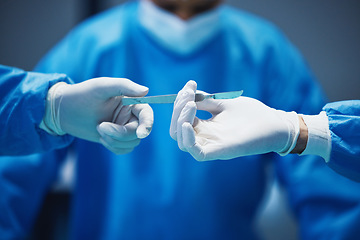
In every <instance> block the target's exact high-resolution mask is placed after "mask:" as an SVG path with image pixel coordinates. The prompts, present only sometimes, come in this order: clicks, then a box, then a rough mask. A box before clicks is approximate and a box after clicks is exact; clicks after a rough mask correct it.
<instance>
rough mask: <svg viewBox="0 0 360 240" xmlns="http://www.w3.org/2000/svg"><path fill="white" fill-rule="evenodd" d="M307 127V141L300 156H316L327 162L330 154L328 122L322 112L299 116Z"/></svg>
mask: <svg viewBox="0 0 360 240" xmlns="http://www.w3.org/2000/svg"><path fill="white" fill-rule="evenodd" d="M301 116H302V118H303V119H304V122H305V124H306V126H307V127H308V141H307V144H306V148H305V150H304V151H303V152H302V153H301V154H300V156H302V155H310V154H311V155H317V156H320V157H322V158H323V159H325V162H328V161H329V159H330V152H331V136H330V130H329V120H328V117H327V115H326V113H325V111H322V112H321V113H320V114H319V115H301Z"/></svg>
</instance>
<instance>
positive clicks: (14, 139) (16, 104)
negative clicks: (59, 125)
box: [0, 65, 72, 156]
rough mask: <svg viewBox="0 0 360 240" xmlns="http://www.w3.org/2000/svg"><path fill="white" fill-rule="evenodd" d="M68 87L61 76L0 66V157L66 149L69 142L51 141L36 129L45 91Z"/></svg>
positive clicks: (65, 80)
mask: <svg viewBox="0 0 360 240" xmlns="http://www.w3.org/2000/svg"><path fill="white" fill-rule="evenodd" d="M57 82H67V83H70V79H69V78H68V77H66V76H65V75H63V74H40V73H35V72H25V71H23V70H20V69H18V68H13V67H8V66H4V65H0V126H1V128H0V156H1V155H2V156H4V155H25V154H31V153H36V152H44V151H49V150H53V149H55V148H60V147H64V146H66V145H69V143H70V141H71V140H72V138H71V137H70V136H68V135H66V136H64V137H54V136H51V135H49V134H48V133H46V132H45V131H43V130H42V129H40V128H39V124H40V122H41V120H42V118H43V115H44V112H45V99H46V94H47V92H48V90H49V88H50V87H51V86H52V85H54V84H55V83H57Z"/></svg>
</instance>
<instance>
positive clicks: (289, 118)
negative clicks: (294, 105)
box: [278, 110, 300, 156]
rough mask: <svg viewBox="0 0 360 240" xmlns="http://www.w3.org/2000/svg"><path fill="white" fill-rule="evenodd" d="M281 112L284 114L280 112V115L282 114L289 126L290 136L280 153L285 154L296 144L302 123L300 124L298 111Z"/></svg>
mask: <svg viewBox="0 0 360 240" xmlns="http://www.w3.org/2000/svg"><path fill="white" fill-rule="evenodd" d="M278 111H280V110H278ZM281 112H282V114H279V116H281V118H282V119H283V121H284V122H285V123H286V124H287V126H288V130H289V131H288V132H289V137H288V142H287V144H286V145H285V147H284V148H283V149H282V150H281V151H280V152H278V153H279V155H281V156H285V155H287V154H289V153H290V152H291V151H292V150H293V149H294V147H295V146H296V142H297V139H298V137H299V134H300V124H299V116H298V114H297V113H296V112H284V111H281Z"/></svg>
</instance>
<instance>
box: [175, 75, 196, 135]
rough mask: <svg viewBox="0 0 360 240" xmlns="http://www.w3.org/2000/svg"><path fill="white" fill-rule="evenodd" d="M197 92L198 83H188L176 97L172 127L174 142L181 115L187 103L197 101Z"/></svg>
mask: <svg viewBox="0 0 360 240" xmlns="http://www.w3.org/2000/svg"><path fill="white" fill-rule="evenodd" d="M195 91H196V82H195V81H188V82H187V83H186V84H185V86H184V87H183V89H182V90H180V91H179V93H178V95H177V97H176V100H175V103H174V109H173V113H172V117H171V125H170V136H171V137H172V138H173V139H174V140H176V139H177V122H178V118H179V115H180V113H181V111H182V109H183V108H184V106H185V105H186V103H187V102H189V101H194V100H195Z"/></svg>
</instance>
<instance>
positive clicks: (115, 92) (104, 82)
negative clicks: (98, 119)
mask: <svg viewBox="0 0 360 240" xmlns="http://www.w3.org/2000/svg"><path fill="white" fill-rule="evenodd" d="M83 83H84V84H87V85H89V86H92V87H93V88H94V89H96V91H97V92H98V93H99V95H100V97H102V98H103V99H109V98H111V97H116V96H124V95H125V96H130V97H141V96H145V95H146V94H147V93H148V91H149V88H147V87H145V86H142V85H139V84H137V83H135V82H133V81H131V80H129V79H126V78H110V77H101V78H94V79H90V80H88V81H85V82H83Z"/></svg>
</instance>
